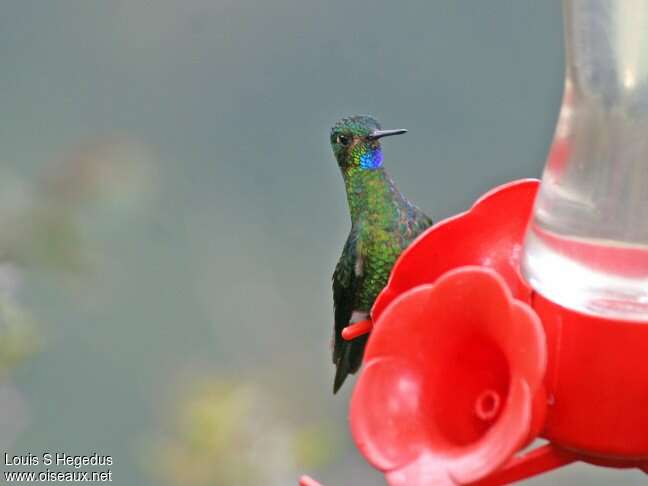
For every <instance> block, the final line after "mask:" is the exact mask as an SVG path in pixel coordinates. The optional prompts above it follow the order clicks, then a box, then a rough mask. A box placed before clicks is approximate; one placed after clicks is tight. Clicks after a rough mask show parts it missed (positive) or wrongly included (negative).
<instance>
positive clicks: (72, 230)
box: [0, 139, 153, 273]
mask: <svg viewBox="0 0 648 486" xmlns="http://www.w3.org/2000/svg"><path fill="white" fill-rule="evenodd" d="M151 162H152V157H151V156H150V154H149V152H148V150H147V149H146V147H144V146H143V145H141V144H139V143H135V142H132V141H129V140H120V139H115V140H102V141H99V142H96V143H93V144H88V145H87V146H83V147H81V148H80V149H79V150H77V151H76V152H75V153H74V154H73V155H72V156H70V157H68V158H66V159H64V160H63V161H62V162H61V163H59V164H52V166H48V169H49V170H46V171H44V172H43V173H41V174H37V176H36V177H34V180H33V181H30V182H26V181H23V180H21V179H19V178H17V177H16V176H14V175H12V174H0V180H2V181H3V183H0V194H2V196H0V224H1V225H2V227H3V228H4V231H3V232H2V233H1V234H0V261H10V262H13V263H15V264H18V265H21V266H30V267H31V266H37V267H40V268H48V269H51V270H55V271H59V272H65V273H69V272H78V271H80V270H82V269H83V268H85V267H86V266H87V265H88V261H87V260H88V257H87V246H88V243H87V242H86V241H85V240H84V238H83V231H82V227H81V226H82V225H81V222H82V221H83V218H82V217H83V215H84V211H86V210H87V209H88V208H90V207H91V208H92V209H93V210H95V211H96V210H98V209H105V208H111V207H116V206H125V205H126V206H127V207H126V209H132V207H133V205H132V204H131V206H130V207H128V203H129V202H132V201H133V199H134V198H135V197H141V196H143V195H144V196H146V195H147V194H150V193H151V191H150V188H151V186H152V184H153V182H152V181H153V177H152V164H151Z"/></svg>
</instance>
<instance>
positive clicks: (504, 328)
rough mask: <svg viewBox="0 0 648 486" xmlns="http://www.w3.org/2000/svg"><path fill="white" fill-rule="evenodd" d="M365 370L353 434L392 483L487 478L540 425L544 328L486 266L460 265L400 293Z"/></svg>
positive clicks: (358, 389)
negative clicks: (435, 278)
mask: <svg viewBox="0 0 648 486" xmlns="http://www.w3.org/2000/svg"><path fill="white" fill-rule="evenodd" d="M364 366H365V367H364V370H363V373H362V375H361V377H360V379H359V381H358V383H357V385H356V388H355V391H354V394H353V399H352V402H351V430H352V433H353V437H354V439H355V441H356V443H357V445H358V447H359V448H360V450H361V452H362V453H363V454H364V455H365V457H366V458H367V459H368V461H369V462H370V463H371V464H373V465H374V466H375V467H377V468H378V469H380V470H381V471H383V472H384V473H385V475H386V477H387V480H388V482H389V483H390V484H391V485H419V484H420V485H423V484H439V485H440V484H448V485H451V484H466V483H470V482H474V481H476V480H479V479H481V478H484V477H486V476H487V475H489V474H490V473H492V472H493V471H495V470H496V469H498V468H500V467H501V466H502V465H503V464H504V463H505V462H506V461H507V460H509V458H510V457H511V456H512V455H513V454H514V453H515V452H516V451H517V450H519V449H520V448H521V447H522V446H523V445H524V444H526V443H527V442H528V441H529V439H531V438H533V437H535V435H536V434H537V432H538V428H539V426H540V425H541V424H542V422H543V418H544V410H545V398H544V392H543V388H542V380H543V377H544V373H545V369H546V348H545V339H544V333H543V330H542V326H541V324H540V321H539V319H538V317H537V316H536V314H535V313H534V312H533V311H532V310H531V308H530V307H529V306H528V305H526V304H525V303H523V302H521V301H519V300H516V299H515V298H514V297H513V295H512V294H511V292H510V291H509V289H508V287H507V284H506V282H505V281H504V279H503V278H502V277H501V276H499V275H498V274H497V273H496V272H494V271H493V270H490V269H487V268H483V267H470V266H467V267H461V268H458V269H455V270H452V271H450V272H447V273H446V274H444V275H443V276H442V277H441V278H439V279H438V280H437V282H436V283H435V284H432V285H422V286H418V287H416V288H414V289H411V290H409V291H407V292H405V293H404V294H402V295H401V296H399V297H398V298H397V299H396V300H395V301H394V302H393V303H392V305H390V306H389V307H388V308H387V309H386V310H385V312H384V313H383V314H382V315H381V317H380V319H379V321H378V323H377V325H376V328H375V329H374V331H373V335H372V337H371V339H370V341H369V344H368V347H367V350H366V357H365V365H364Z"/></svg>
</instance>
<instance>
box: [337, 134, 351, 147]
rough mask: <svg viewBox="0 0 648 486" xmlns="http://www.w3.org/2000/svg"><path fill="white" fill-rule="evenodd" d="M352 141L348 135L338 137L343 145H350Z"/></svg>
mask: <svg viewBox="0 0 648 486" xmlns="http://www.w3.org/2000/svg"><path fill="white" fill-rule="evenodd" d="M350 141H351V140H350V139H349V137H347V136H346V135H338V137H337V142H338V143H340V144H342V145H349V142H350Z"/></svg>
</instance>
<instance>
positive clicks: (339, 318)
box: [333, 233, 362, 364]
mask: <svg viewBox="0 0 648 486" xmlns="http://www.w3.org/2000/svg"><path fill="white" fill-rule="evenodd" d="M357 243H358V240H357V237H356V235H354V234H353V233H351V234H350V235H349V237H348V238H347V241H346V243H345V245H344V250H343V251H342V256H341V257H340V260H339V261H338V263H337V265H336V267H335V272H333V305H334V306H335V330H334V335H333V340H334V341H333V363H334V364H337V363H338V361H339V359H340V357H341V355H342V352H343V350H344V346H343V345H344V340H343V339H342V329H344V328H345V327H347V326H348V325H349V321H350V320H351V314H353V306H354V303H355V296H356V294H357V291H358V288H359V286H360V281H361V279H362V277H361V276H360V275H358V273H359V272H356V270H357V268H356V263H358V258H360V255H359V251H358V245H357Z"/></svg>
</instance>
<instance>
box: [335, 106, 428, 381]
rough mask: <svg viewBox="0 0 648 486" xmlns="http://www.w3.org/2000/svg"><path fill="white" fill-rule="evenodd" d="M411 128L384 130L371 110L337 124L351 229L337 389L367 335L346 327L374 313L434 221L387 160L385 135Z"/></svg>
mask: <svg viewBox="0 0 648 486" xmlns="http://www.w3.org/2000/svg"><path fill="white" fill-rule="evenodd" d="M406 132H407V130H383V129H381V127H380V124H379V123H378V122H377V121H376V120H375V119H374V118H373V117H371V116H368V115H356V116H350V117H347V118H343V119H341V120H340V121H338V122H337V123H336V124H335V125H334V126H333V128H332V129H331V147H332V148H333V154H334V155H335V159H336V160H337V163H338V166H339V168H340V171H341V172H342V178H343V179H344V186H345V188H346V195H347V202H348V205H349V213H350V215H351V231H350V232H349V236H348V237H347V239H346V242H345V244H344V248H343V250H342V255H341V256H340V259H339V261H338V263H337V265H336V267H335V272H334V273H333V304H334V308H335V319H334V320H335V328H334V331H333V346H332V347H333V364H334V365H335V366H336V372H335V379H334V381H333V393H337V391H338V390H339V389H340V387H341V386H342V384H343V383H344V380H345V379H346V377H347V376H348V375H349V374H350V373H355V372H356V371H357V370H358V368H359V367H360V365H361V363H362V356H363V354H364V349H365V346H366V344H367V338H368V336H367V335H364V336H360V337H357V338H355V339H353V340H351V341H346V340H344V339H343V338H342V330H343V329H344V328H345V327H347V326H348V325H349V324H351V323H353V322H358V321H362V320H365V319H368V318H369V311H370V310H371V307H372V305H373V303H374V301H375V300H376V297H377V296H378V294H379V293H380V291H381V290H382V289H383V288H384V287H385V285H386V284H387V279H388V278H389V274H390V273H391V269H392V267H393V266H394V263H396V259H397V258H398V257H399V255H400V254H401V253H402V252H403V250H405V248H407V246H408V245H409V244H410V243H411V242H412V241H413V240H414V239H415V238H416V237H417V236H418V235H420V234H421V233H422V232H423V231H425V230H426V229H427V228H428V227H430V226H431V225H432V220H431V219H430V218H429V217H428V216H426V215H425V213H423V211H421V210H420V209H419V208H418V207H416V206H415V205H414V204H412V203H411V202H410V201H408V200H407V199H406V198H405V196H403V194H401V192H400V191H399V190H398V188H397V187H396V185H395V184H394V181H393V180H392V179H391V177H389V175H388V174H387V172H386V171H385V168H384V166H383V152H382V147H381V145H380V142H381V140H382V139H383V138H384V137H389V136H392V135H400V134H402V133H406Z"/></svg>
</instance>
